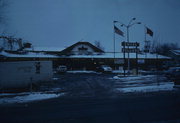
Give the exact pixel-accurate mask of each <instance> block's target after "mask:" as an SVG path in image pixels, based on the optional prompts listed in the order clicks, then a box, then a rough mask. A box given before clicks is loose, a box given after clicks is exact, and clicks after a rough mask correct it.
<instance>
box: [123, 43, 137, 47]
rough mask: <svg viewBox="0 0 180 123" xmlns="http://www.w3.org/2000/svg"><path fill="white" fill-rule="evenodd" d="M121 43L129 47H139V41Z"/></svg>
mask: <svg viewBox="0 0 180 123" xmlns="http://www.w3.org/2000/svg"><path fill="white" fill-rule="evenodd" d="M121 45H122V46H129V47H139V43H137V42H122V43H121Z"/></svg>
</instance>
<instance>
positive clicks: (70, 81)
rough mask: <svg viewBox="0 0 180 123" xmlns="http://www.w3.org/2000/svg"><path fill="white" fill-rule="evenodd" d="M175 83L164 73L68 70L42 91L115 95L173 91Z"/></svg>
mask: <svg viewBox="0 0 180 123" xmlns="http://www.w3.org/2000/svg"><path fill="white" fill-rule="evenodd" d="M173 86H174V83H173V82H172V81H170V80H168V79H167V78H166V77H165V76H164V75H138V76H135V75H134V76H133V75H131V76H126V77H124V76H122V75H119V74H117V73H108V74H106V73H100V72H91V73H86V72H84V73H83V72H71V73H70V72H68V73H64V74H56V75H55V76H54V79H53V82H52V83H51V84H50V83H48V84H44V85H42V86H41V88H40V90H41V91H54V92H56V93H59V92H63V93H66V96H73V97H99V96H100V97H103V96H105V97H111V96H112V97H113V96H117V94H122V93H146V92H157V91H171V90H174V88H173Z"/></svg>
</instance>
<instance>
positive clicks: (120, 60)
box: [114, 59, 124, 64]
mask: <svg viewBox="0 0 180 123" xmlns="http://www.w3.org/2000/svg"><path fill="white" fill-rule="evenodd" d="M114 64H124V59H115V60H114Z"/></svg>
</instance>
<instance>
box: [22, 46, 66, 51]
mask: <svg viewBox="0 0 180 123" xmlns="http://www.w3.org/2000/svg"><path fill="white" fill-rule="evenodd" d="M64 49H65V48H60V47H33V48H25V49H24V50H25V51H41V52H42V51H49V52H60V51H62V50H64Z"/></svg>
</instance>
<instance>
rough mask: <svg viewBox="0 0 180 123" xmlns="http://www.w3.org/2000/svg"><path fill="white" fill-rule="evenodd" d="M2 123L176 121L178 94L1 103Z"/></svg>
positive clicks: (179, 103) (179, 104) (178, 118)
mask: <svg viewBox="0 0 180 123" xmlns="http://www.w3.org/2000/svg"><path fill="white" fill-rule="evenodd" d="M0 121H1V123H36V122H37V123H41V122H43V123H46V122H48V123H141V122H143V123H144V122H146V123H179V122H180V93H179V92H178V91H176V92H161V93H146V94H124V95H119V97H115V98H90V97H88V98H82V97H81V98H65V97H61V98H57V99H51V100H46V101H40V102H33V103H25V104H12V105H6V106H0Z"/></svg>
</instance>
